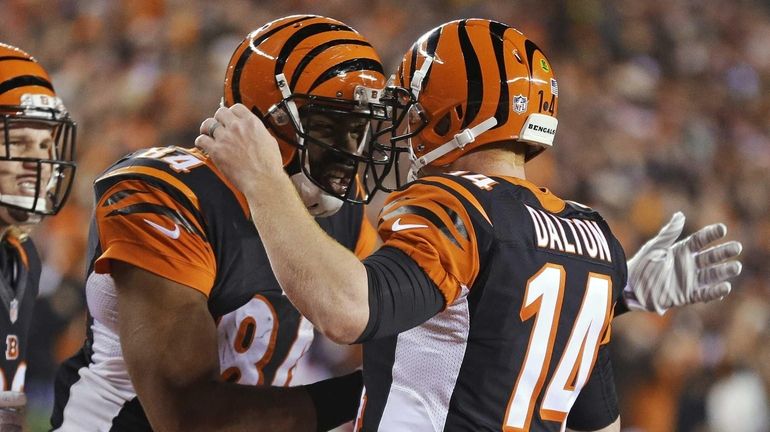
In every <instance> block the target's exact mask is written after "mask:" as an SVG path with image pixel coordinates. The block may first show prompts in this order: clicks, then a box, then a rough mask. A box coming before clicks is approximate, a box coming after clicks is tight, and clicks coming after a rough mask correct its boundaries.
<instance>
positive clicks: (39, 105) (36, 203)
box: [0, 43, 76, 222]
mask: <svg viewBox="0 0 770 432" xmlns="http://www.w3.org/2000/svg"><path fill="white" fill-rule="evenodd" d="M0 122H1V123H0V127H1V129H0V139H1V140H2V141H0V142H1V143H2V147H1V148H0V171H2V172H3V173H5V172H6V171H8V172H14V169H15V170H16V171H18V168H13V169H12V168H11V167H13V166H14V165H10V164H17V165H16V166H18V164H21V165H22V166H23V171H22V173H21V174H3V175H13V176H16V177H17V179H14V180H13V183H14V185H16V184H18V186H19V191H22V190H23V191H26V192H11V193H9V191H7V190H2V191H0V192H1V193H0V205H2V206H5V207H8V208H9V209H12V211H13V210H15V211H22V212H25V213H26V214H27V215H30V214H36V215H53V214H56V213H57V212H58V211H59V210H60V209H61V208H62V206H63V205H64V203H65V202H66V201H67V197H68V195H69V193H70V190H71V189H72V180H73V178H74V175H75V163H74V162H73V156H74V152H75V132H76V125H75V123H74V122H73V121H72V119H71V118H70V116H69V114H68V113H67V110H66V109H65V108H64V105H63V104H62V102H61V99H59V98H58V97H57V96H56V92H55V91H54V88H53V85H52V84H51V79H50V78H49V76H48V73H46V71H45V69H43V67H42V66H41V65H40V64H39V63H38V62H37V60H35V59H34V58H33V57H32V56H30V55H29V54H27V53H26V52H24V51H22V50H20V49H18V48H16V47H13V46H10V45H6V44H3V43H0ZM23 128H28V129H29V128H32V129H36V130H42V131H43V132H42V133H43V134H44V135H45V136H46V138H45V140H44V141H46V142H47V141H50V143H46V144H41V145H43V146H48V148H47V150H46V149H44V150H43V151H42V152H43V153H47V156H45V157H30V155H29V152H28V151H27V150H25V147H26V146H28V145H30V144H25V143H24V139H25V138H24V137H23V136H17V133H16V131H18V130H20V129H23ZM48 133H50V140H49V139H48V137H47V134H48ZM38 147H39V146H38ZM35 151H36V152H37V153H38V154H39V153H40V149H39V148H38V149H36V150H35ZM33 183H34V184H33ZM16 219H18V218H16ZM36 220H39V217H37V218H32V219H24V220H18V222H34V221H36Z"/></svg>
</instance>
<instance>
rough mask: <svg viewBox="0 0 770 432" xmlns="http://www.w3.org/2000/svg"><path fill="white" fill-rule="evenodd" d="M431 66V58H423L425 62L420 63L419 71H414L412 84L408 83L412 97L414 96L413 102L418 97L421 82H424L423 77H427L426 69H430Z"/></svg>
mask: <svg viewBox="0 0 770 432" xmlns="http://www.w3.org/2000/svg"><path fill="white" fill-rule="evenodd" d="M432 64H433V57H425V61H423V62H422V66H421V67H420V69H419V70H416V71H414V76H413V77H412V82H411V83H409V87H410V88H411V89H412V95H414V100H417V98H418V96H420V90H422V84H423V81H425V77H426V76H428V69H430V65H432Z"/></svg>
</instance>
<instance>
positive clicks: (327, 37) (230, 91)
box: [224, 15, 390, 202]
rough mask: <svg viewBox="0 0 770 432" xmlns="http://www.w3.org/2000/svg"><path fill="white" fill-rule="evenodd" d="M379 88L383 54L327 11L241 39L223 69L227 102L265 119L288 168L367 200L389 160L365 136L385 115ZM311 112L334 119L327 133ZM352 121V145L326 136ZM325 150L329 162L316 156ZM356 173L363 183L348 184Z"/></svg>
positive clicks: (343, 195) (340, 193) (342, 195)
mask: <svg viewBox="0 0 770 432" xmlns="http://www.w3.org/2000/svg"><path fill="white" fill-rule="evenodd" d="M384 87H385V77H384V75H383V67H382V63H381V62H380V58H379V56H378V55H377V52H376V51H375V50H374V49H373V48H372V46H371V44H370V43H369V42H368V41H367V40H366V39H365V38H364V37H363V36H362V35H361V34H360V33H358V32H357V31H356V30H354V29H353V28H351V27H349V26H347V25H346V24H344V23H342V22H340V21H337V20H334V19H331V18H326V17H322V16H316V15H293V16H288V17H285V18H281V19H278V20H275V21H273V22H270V23H268V24H266V25H264V26H262V27H260V28H259V29H257V30H255V31H253V32H252V33H250V34H249V35H248V36H247V37H246V39H245V40H243V42H241V44H240V45H239V46H238V48H237V49H236V50H235V52H234V53H233V55H232V57H231V59H230V63H229V66H228V68H227V75H226V77H225V88H224V104H225V105H226V106H231V105H233V104H235V103H241V104H244V105H245V106H246V107H247V108H249V109H250V110H251V111H252V112H253V113H254V114H256V115H257V116H258V117H260V118H261V119H262V120H263V121H264V122H265V124H266V125H267V127H268V129H269V130H270V132H271V133H272V135H273V136H274V137H275V138H276V140H278V144H279V146H280V148H281V153H282V155H283V163H284V167H286V169H287V171H288V172H289V174H292V175H294V174H297V173H300V172H302V173H304V174H305V176H306V177H308V178H309V179H310V180H311V181H312V183H314V184H315V185H316V186H317V187H319V188H321V189H322V190H323V191H324V192H326V193H327V194H330V195H332V196H334V197H337V198H339V199H341V200H346V201H350V202H368V201H369V200H370V199H371V195H372V194H373V192H374V191H375V190H376V187H374V186H373V185H376V184H377V183H378V182H379V178H380V177H382V176H383V175H384V174H385V173H386V171H387V169H388V167H389V166H390V157H389V156H388V154H387V153H386V152H385V149H384V148H382V147H380V146H377V145H375V147H376V148H374V147H372V145H373V144H371V141H372V140H370V139H368V137H367V136H368V135H370V134H371V128H370V122H372V121H377V120H379V121H381V120H384V119H386V110H385V107H384V105H382V104H381V103H380V102H379V98H380V95H381V93H382V90H383V88H384ZM314 115H315V116H317V115H322V116H327V120H328V121H329V122H331V124H333V125H335V128H328V127H327V128H326V129H325V132H324V133H326V138H328V139H319V136H324V135H323V133H319V132H318V131H317V130H315V131H314V130H313V129H312V128H313V126H312V124H311V123H313V122H312V121H310V119H311V118H313V116H314ZM349 122H352V123H354V124H356V125H357V127H359V129H360V130H359V131H358V132H353V133H354V134H355V136H356V140H355V145H348V146H347V148H346V146H345V145H337V144H336V143H335V142H334V139H332V137H331V136H332V135H335V134H337V135H342V134H344V133H347V132H349V131H347V130H346V129H345V128H346V125H347V124H348V123H349ZM361 122H365V123H366V125H365V127H364V126H363V125H362V123H361ZM329 124H330V123H327V124H326V126H329ZM327 132H328V133H327ZM338 132H342V133H339V134H338ZM322 153H325V154H326V157H325V159H326V162H327V163H324V162H322V161H319V160H317V159H319V158H323V157H320V156H319V158H315V159H314V155H318V154H322ZM330 155H331V157H330ZM329 160H334V162H329ZM330 172H331V174H329V173H330ZM356 176H358V177H357V178H358V181H359V185H360V186H362V187H361V188H355V187H348V186H350V185H354V184H355V183H356ZM340 184H344V185H345V186H344V187H340Z"/></svg>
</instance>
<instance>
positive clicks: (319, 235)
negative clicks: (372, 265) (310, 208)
mask: <svg viewBox="0 0 770 432" xmlns="http://www.w3.org/2000/svg"><path fill="white" fill-rule="evenodd" d="M280 174H281V175H280V176H276V177H277V178H275V179H273V181H271V182H270V184H271V187H269V188H266V187H262V188H255V189H254V190H259V191H260V192H258V193H257V192H253V193H248V192H247V199H248V201H249V205H250V208H251V214H252V218H253V219H254V224H255V225H256V227H257V229H258V230H259V235H260V237H261V238H262V242H263V244H264V246H265V250H266V251H267V255H268V258H269V259H270V264H271V266H272V268H273V271H274V273H275V275H276V278H277V279H278V281H279V282H280V284H281V287H283V289H284V291H285V292H286V295H287V296H289V298H290V299H291V301H292V303H294V305H295V306H296V307H297V308H298V309H299V310H300V312H302V314H303V315H305V316H306V317H307V318H308V319H310V321H311V322H313V324H315V325H316V327H318V328H319V330H321V331H322V332H323V333H325V334H326V335H327V336H329V337H330V338H332V339H334V340H336V341H337V342H343V343H345V342H347V343H349V342H353V341H354V340H356V339H357V338H358V336H359V335H360V334H361V332H362V331H363V330H364V328H365V327H366V323H367V320H368V318H369V309H368V285H367V276H366V269H365V267H364V266H363V264H361V262H360V261H359V260H358V258H356V256H355V255H354V254H353V253H351V252H350V251H348V250H347V249H345V248H344V247H343V246H342V245H340V244H339V243H337V242H336V241H334V240H333V239H332V238H331V237H329V236H328V235H327V234H326V233H325V232H324V231H323V230H322V229H321V228H320V227H319V226H318V224H317V223H316V222H315V220H313V218H312V217H311V216H310V214H308V212H307V210H306V209H305V207H304V205H303V204H302V201H301V200H300V198H299V196H298V195H297V192H296V190H295V189H294V186H293V184H292V183H291V181H290V180H289V178H288V176H286V175H285V174H283V173H280ZM340 311H345V313H342V314H341V313H340Z"/></svg>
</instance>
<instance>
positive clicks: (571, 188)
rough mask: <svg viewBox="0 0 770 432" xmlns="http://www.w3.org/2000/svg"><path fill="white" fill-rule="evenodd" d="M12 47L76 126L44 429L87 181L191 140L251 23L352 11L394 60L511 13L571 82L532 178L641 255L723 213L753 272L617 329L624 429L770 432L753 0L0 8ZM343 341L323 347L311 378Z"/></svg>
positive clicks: (43, 308) (764, 139)
mask: <svg viewBox="0 0 770 432" xmlns="http://www.w3.org/2000/svg"><path fill="white" fill-rule="evenodd" d="M0 11H1V12H0V40H1V41H3V42H7V43H11V44H14V45H17V46H19V47H21V48H23V49H25V50H27V51H29V52H30V53H32V54H33V55H34V56H35V57H37V58H38V59H39V60H40V61H41V62H42V63H43V64H44V65H45V67H46V68H47V69H48V70H49V71H50V72H52V75H53V81H54V85H55V86H56V89H57V91H58V92H59V94H60V96H61V97H62V98H63V99H64V101H65V103H66V105H67V107H68V108H69V110H70V111H71V113H72V115H73V117H74V118H75V119H76V120H77V121H78V123H79V130H78V132H79V137H78V146H79V147H78V152H77V158H78V165H79V168H78V177H77V182H76V185H75V190H74V193H73V195H72V197H71V198H70V201H69V203H68V205H67V206H66V208H65V209H64V211H63V212H62V213H61V214H60V215H59V216H58V217H56V218H53V219H49V220H46V221H45V222H44V223H43V225H42V226H41V227H39V228H38V230H37V232H36V233H35V235H34V237H35V240H36V243H37V244H38V246H39V247H40V249H41V253H42V255H43V257H44V261H45V270H44V277H43V282H42V285H41V300H40V302H39V305H38V308H37V318H36V324H35V326H36V328H35V330H34V332H33V334H34V336H33V337H34V339H33V340H32V342H31V344H32V347H31V350H32V352H31V353H30V358H29V372H28V376H27V390H28V391H29V396H30V427H29V429H30V430H32V431H36V430H43V429H44V427H45V426H44V425H45V421H46V417H47V414H48V409H49V408H48V407H49V406H50V403H51V399H52V388H51V382H52V376H53V373H54V370H55V365H56V364H57V363H58V362H59V361H61V360H62V359H64V358H66V357H67V356H68V355H70V354H71V353H72V352H74V351H75V350H76V349H78V348H79V347H80V345H81V343H82V338H83V334H84V328H85V324H84V322H85V321H84V320H85V318H84V317H85V313H84V296H83V292H82V287H83V276H84V267H85V264H84V262H83V260H84V254H85V242H86V231H87V225H88V220H89V214H90V211H91V207H92V193H91V189H90V186H91V182H92V181H93V179H94V178H95V176H96V175H97V174H98V173H99V172H100V171H101V170H103V169H104V168H106V167H107V166H108V165H109V164H110V163H111V162H112V161H114V160H115V159H117V158H118V157H120V156H121V155H123V154H125V153H127V152H130V151H133V150H135V149H138V148H142V147H150V146H160V145H180V146H190V145H191V144H192V143H193V139H194V138H195V136H196V135H197V130H198V125H199V123H200V121H201V120H202V119H204V118H205V117H206V116H208V115H210V114H211V113H213V111H214V110H215V108H216V107H217V104H218V101H219V98H220V95H221V92H222V80H223V77H224V70H225V65H226V64H227V61H228V59H229V56H230V54H231V52H232V50H233V49H234V47H235V46H236V44H237V43H238V42H239V41H240V40H241V39H242V38H243V37H244V36H245V35H246V34H247V33H248V32H249V31H250V30H252V29H254V28H256V27H258V26H261V25H262V24H264V23H265V22H267V21H269V20H272V19H274V18H277V17H280V16H283V15H287V14H291V13H316V14H321V15H327V16H330V17H334V18H337V19H340V20H342V21H344V22H346V23H348V24H350V25H352V26H353V27H355V28H356V29H358V30H359V31H360V32H361V33H363V34H364V35H366V37H368V38H369V39H370V41H371V42H372V43H373V45H374V47H375V48H376V49H377V50H378V51H379V52H380V53H381V56H382V58H383V61H384V64H385V66H386V69H388V70H393V69H395V67H396V65H397V62H398V61H399V59H400V55H401V54H402V53H403V52H404V51H405V50H406V49H407V48H408V47H409V44H410V43H411V42H412V41H413V40H414V39H415V38H416V37H418V36H419V35H420V34H422V33H423V32H425V31H427V30H428V29H430V28H432V27H434V26H436V25H438V24H440V23H442V22H444V21H447V20H450V19H456V18H467V17H481V18H492V19H496V20H499V21H503V22H506V23H508V24H510V25H513V26H514V27H517V28H519V29H520V30H522V31H523V32H524V33H525V34H527V35H528V36H529V37H530V38H531V39H533V40H535V41H537V42H538V44H539V45H540V46H541V48H542V49H543V50H544V51H545V52H546V53H547V54H548V55H549V58H550V60H551V62H552V64H553V66H554V69H555V71H556V76H557V78H558V79H559V83H560V90H561V94H560V106H559V120H560V124H559V133H558V134H557V138H556V143H555V148H554V149H553V150H552V151H549V152H546V154H545V155H543V156H540V157H539V158H538V159H536V161H535V162H534V163H533V164H532V167H531V168H529V169H528V173H529V176H530V179H532V180H534V181H535V182H537V183H540V184H543V185H547V186H548V187H550V188H551V189H552V190H553V191H555V192H556V193H557V194H558V195H560V196H564V197H567V198H570V199H574V200H577V201H581V202H583V203H585V204H588V205H591V206H593V207H595V208H597V209H598V210H600V211H601V212H602V214H603V215H604V216H605V218H606V219H608V221H609V222H610V225H611V226H612V227H613V229H614V231H615V233H616V234H617V235H618V236H619V238H620V239H621V241H622V243H623V244H624V246H625V247H626V250H627V252H628V253H629V254H630V253H632V252H633V251H635V250H636V249H637V248H638V247H639V245H640V243H641V242H642V241H643V240H644V239H646V238H648V237H650V236H651V235H653V234H654V233H655V232H656V231H657V229H658V227H660V226H661V225H662V224H663V223H664V222H665V221H667V220H668V218H669V217H670V216H671V214H672V213H673V212H674V211H676V210H683V211H684V212H685V214H686V215H687V216H688V219H687V226H686V227H685V231H686V232H688V233H689V232H692V231H693V229H695V228H696V227H700V226H703V225H705V224H709V223H713V222H717V221H724V222H726V223H727V224H728V227H729V232H728V236H729V238H731V239H738V240H740V241H742V242H743V245H744V251H743V255H742V260H743V263H744V270H743V274H742V275H741V276H740V277H739V278H738V280H737V281H736V282H735V283H734V284H733V287H734V288H733V289H734V291H733V294H732V295H731V296H730V297H729V298H727V299H725V300H724V301H722V302H715V303H712V304H708V305H705V306H697V307H690V308H687V309H684V310H679V311H672V312H669V313H667V314H666V315H665V316H663V317H658V316H656V315H652V314H630V315H626V316H623V317H621V318H619V319H618V320H616V321H615V323H614V326H613V327H614V328H613V338H614V340H613V353H614V359H613V361H614V365H615V373H616V376H617V384H618V388H619V393H620V397H621V403H622V409H621V412H622V421H623V424H624V429H625V430H629V431H631V430H634V431H674V430H676V431H727V430H730V431H768V430H770V417H769V414H768V412H769V411H770V402H768V400H769V398H768V389H770V266H769V265H768V263H770V218H768V212H769V211H770V199H769V198H770V176H768V174H767V173H768V169H770V97H768V88H769V87H770V42H768V41H770V5H769V4H768V3H767V2H766V1H760V0H734V1H731V2H724V1H717V0H702V1H698V0H647V1H635V0H618V1H601V0H559V1H536V0H524V1H511V0H509V1H475V0H446V1H439V0H421V1H408V2H407V1H378V0H369V1H342V0H324V1H317V0H285V1H281V2H267V1H246V0H220V1H217V2H209V1H203V0H196V1H191V0H134V1H129V0H123V1H118V0H114V1H110V0H50V1H43V0H37V1H33V0H0ZM351 358H354V355H351V352H350V351H349V350H344V349H337V348H335V347H334V346H332V345H331V344H329V343H324V342H319V343H318V344H316V346H315V347H314V348H313V350H312V351H311V353H310V358H309V365H308V367H307V368H306V369H305V375H304V377H305V379H311V378H316V377H320V376H324V375H328V374H332V373H340V372H342V371H344V370H347V369H349V368H350V367H352V366H351V365H352V363H354V361H353V360H351Z"/></svg>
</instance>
